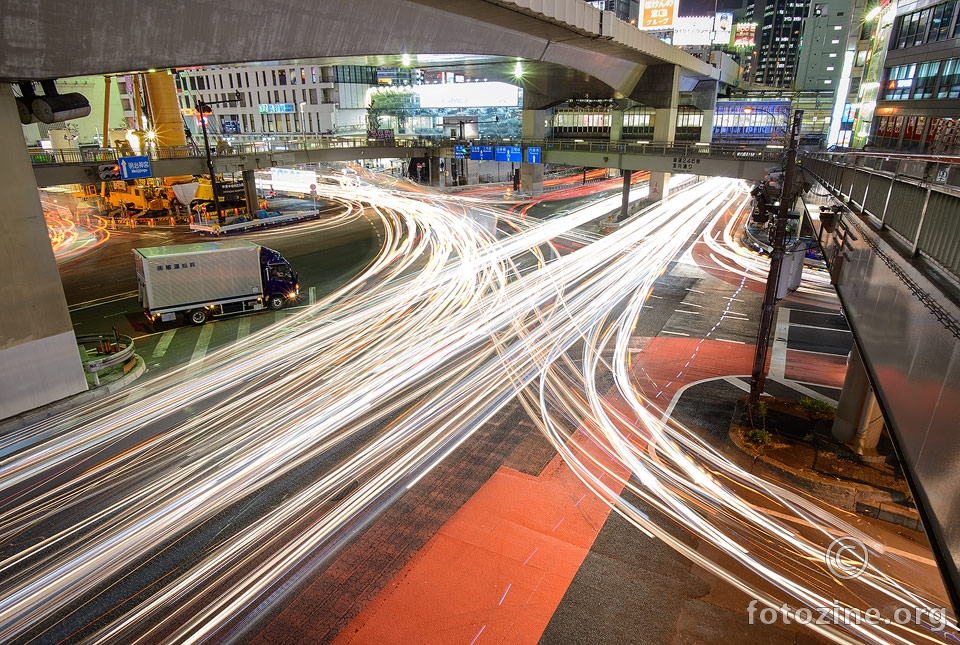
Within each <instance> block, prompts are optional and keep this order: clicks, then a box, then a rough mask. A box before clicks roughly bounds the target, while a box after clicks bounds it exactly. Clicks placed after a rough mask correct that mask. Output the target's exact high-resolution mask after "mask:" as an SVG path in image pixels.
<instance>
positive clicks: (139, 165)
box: [117, 157, 151, 179]
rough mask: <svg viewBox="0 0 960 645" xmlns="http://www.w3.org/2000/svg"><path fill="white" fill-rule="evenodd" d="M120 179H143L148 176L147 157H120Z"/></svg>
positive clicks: (148, 162)
mask: <svg viewBox="0 0 960 645" xmlns="http://www.w3.org/2000/svg"><path fill="white" fill-rule="evenodd" d="M117 163H119V164H120V179H143V178H144V177H149V176H150V172H151V170H150V158H149V157H120V159H119V160H118V161H117Z"/></svg>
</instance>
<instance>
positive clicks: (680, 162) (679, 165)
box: [673, 157, 700, 170]
mask: <svg viewBox="0 0 960 645" xmlns="http://www.w3.org/2000/svg"><path fill="white" fill-rule="evenodd" d="M698 165H700V159H699V158H698V157H674V158H673V169H674V170H693V169H694V167H695V166H698Z"/></svg>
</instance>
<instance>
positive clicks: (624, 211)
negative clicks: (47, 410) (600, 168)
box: [617, 170, 633, 221]
mask: <svg viewBox="0 0 960 645" xmlns="http://www.w3.org/2000/svg"><path fill="white" fill-rule="evenodd" d="M632 177H633V171H632V170H624V171H623V202H622V203H621V205H620V217H618V218H617V221H622V220H625V219H627V216H628V215H629V214H630V213H629V209H630V180H631V179H632Z"/></svg>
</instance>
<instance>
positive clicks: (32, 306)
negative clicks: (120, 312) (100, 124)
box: [0, 83, 87, 419]
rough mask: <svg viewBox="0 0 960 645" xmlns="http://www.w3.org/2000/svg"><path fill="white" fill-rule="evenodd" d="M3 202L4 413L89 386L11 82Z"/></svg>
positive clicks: (0, 343) (1, 123) (1, 117)
mask: <svg viewBox="0 0 960 645" xmlns="http://www.w3.org/2000/svg"><path fill="white" fill-rule="evenodd" d="M0 141H5V142H6V145H5V148H6V150H7V152H6V154H4V155H0V177H3V183H4V199H5V204H4V206H5V208H6V210H7V212H8V214H9V216H7V217H4V222H3V235H2V236H0V255H2V257H3V274H4V279H3V283H2V286H0V293H2V294H3V298H2V299H3V312H2V313H0V321H2V322H0V392H2V393H3V395H2V396H0V419H6V418H8V417H12V416H15V415H17V414H20V413H21V412H25V411H27V410H32V409H33V408H37V407H40V406H42V405H45V404H47V403H51V402H53V401H56V400H58V399H62V398H64V397H67V396H70V395H72V394H76V393H78V392H83V391H85V390H86V389H87V380H86V377H85V376H84V373H83V365H82V364H81V362H80V355H79V354H78V353H77V340H76V337H75V336H74V333H73V324H72V323H71V321H70V314H69V312H68V311H67V300H66V297H65V296H64V294H63V285H62V284H61V282H60V273H59V272H58V271H57V261H56V258H55V257H54V255H53V249H52V248H51V247H50V238H49V236H48V234H47V224H46V221H45V219H44V216H43V207H42V206H41V205H40V196H39V193H38V192H37V180H36V177H35V176H34V174H33V167H32V166H31V165H30V158H29V156H28V155H27V150H26V147H25V146H24V145H23V130H22V128H21V125H20V116H19V114H18V112H17V105H16V101H15V99H14V96H13V90H12V89H11V87H10V85H9V84H7V83H4V84H3V86H2V88H0Z"/></svg>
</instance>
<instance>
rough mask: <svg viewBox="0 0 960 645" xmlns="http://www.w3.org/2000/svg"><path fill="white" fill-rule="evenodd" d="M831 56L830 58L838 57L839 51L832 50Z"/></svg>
mask: <svg viewBox="0 0 960 645" xmlns="http://www.w3.org/2000/svg"><path fill="white" fill-rule="evenodd" d="M829 56H830V58H836V57H837V52H830V54H829Z"/></svg>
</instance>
